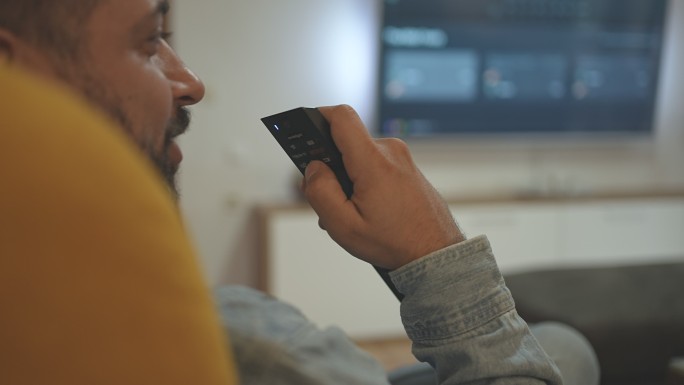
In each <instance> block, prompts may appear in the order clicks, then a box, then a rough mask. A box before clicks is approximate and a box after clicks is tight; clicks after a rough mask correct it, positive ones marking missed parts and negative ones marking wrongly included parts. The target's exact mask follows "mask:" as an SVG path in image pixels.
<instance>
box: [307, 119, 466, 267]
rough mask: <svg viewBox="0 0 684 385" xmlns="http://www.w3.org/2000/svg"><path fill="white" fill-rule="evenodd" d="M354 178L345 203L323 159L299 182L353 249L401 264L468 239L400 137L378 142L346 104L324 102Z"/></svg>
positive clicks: (373, 259) (383, 262)
mask: <svg viewBox="0 0 684 385" xmlns="http://www.w3.org/2000/svg"><path fill="white" fill-rule="evenodd" d="M319 110H320V111H321V113H322V114H323V115H324V116H325V117H326V118H327V119H328V121H329V122H330V126H331V132H332V136H333V139H334V141H335V143H336V144H337V147H338V148H339V150H340V152H341V153H342V158H343V161H344V166H345V168H346V169H347V173H348V174H349V177H350V179H351V180H352V182H353V183H354V194H353V195H352V197H351V198H350V199H349V200H348V199H347V197H346V196H345V194H344V192H343V191H342V189H341V187H340V185H339V183H338V182H337V180H336V179H335V174H333V172H332V170H330V168H328V167H327V166H326V165H325V164H324V163H322V162H319V161H315V162H312V163H311V164H309V166H308V167H307V169H306V175H305V178H304V182H303V185H302V190H303V192H304V195H305V196H306V199H307V200H308V201H309V203H310V204H311V206H312V207H313V209H314V210H315V211H316V213H317V214H318V216H319V224H320V226H321V227H322V228H323V229H325V230H327V231H328V233H329V234H330V236H331V237H332V239H333V240H335V242H337V243H338V244H340V246H342V247H343V248H344V249H346V250H347V251H348V252H349V253H351V254H352V255H354V256H356V257H357V258H360V259H362V260H364V261H366V262H369V263H371V264H373V265H375V266H379V267H383V268H386V269H391V270H393V269H396V268H398V267H401V266H403V265H405V264H407V263H409V262H411V261H413V260H415V259H418V258H420V257H422V256H424V255H427V254H429V253H431V252H433V251H436V250H439V249H442V248H444V247H447V246H449V245H452V244H455V243H458V242H461V241H463V240H464V236H463V234H462V233H461V232H460V230H459V229H458V226H457V225H456V222H455V221H454V219H453V218H452V216H451V213H450V211H449V208H448V207H447V205H446V203H445V202H444V200H443V199H442V197H441V196H440V195H439V193H438V192H437V191H436V190H435V189H434V187H432V185H430V183H429V182H428V181H427V180H426V179H425V177H424V176H423V174H422V173H421V172H420V170H418V168H417V167H416V165H415V164H414V163H413V160H412V158H411V154H410V153H409V151H408V147H407V146H406V144H405V143H404V142H402V141H401V140H398V139H373V138H371V136H370V135H369V133H368V131H367V130H366V128H365V126H364V125H363V122H362V121H361V119H360V118H359V116H358V115H357V114H356V112H355V111H354V110H353V109H352V108H351V107H349V106H336V107H321V108H319Z"/></svg>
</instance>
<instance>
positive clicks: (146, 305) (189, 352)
mask: <svg viewBox="0 0 684 385" xmlns="http://www.w3.org/2000/svg"><path fill="white" fill-rule="evenodd" d="M0 90H1V92H0V133H1V134H2V135H1V136H0V384H13V385H23V384H26V385H29V384H30V385H37V384H52V385H81V384H88V385H92V384H98V385H106V384H112V385H114V384H116V385H122V384H126V385H135V384H140V385H143V384H144V385H149V384H164V385H169V384H179V385H180V384H183V385H188V384H193V385H196V384H221V385H226V384H234V383H236V378H235V370H234V367H233V360H232V356H231V355H230V352H229V351H228V350H227V348H226V344H225V342H224V336H223V335H222V330H221V328H220V326H219V321H218V317H217V314H216V312H215V310H214V305H213V302H212V300H211V297H210V294H209V290H208V289H207V287H206V283H205V282H204V279H203V276H202V274H201V272H200V268H199V266H198V261H197V260H196V257H195V254H194V251H193V248H192V245H191V244H190V241H189V240H188V236H187V234H186V232H185V231H184V228H183V225H182V222H181V219H180V216H179V214H178V212H177V208H176V207H175V204H174V202H173V200H172V199H171V197H170V194H169V193H168V191H166V188H165V186H164V185H163V182H162V181H161V178H159V177H158V176H157V175H156V173H155V172H154V171H153V169H152V167H151V166H150V165H149V164H148V163H147V161H146V160H145V159H144V158H143V156H142V155H141V154H140V153H139V152H138V150H137V149H135V148H134V146H132V145H131V143H129V141H128V139H127V138H126V137H125V136H124V135H123V134H122V133H121V132H120V129H119V128H117V127H116V126H114V125H112V124H110V123H109V122H108V121H106V120H104V119H103V118H102V117H101V116H99V115H98V114H96V113H95V112H93V111H91V110H90V109H89V108H87V107H85V106H84V104H83V103H82V102H81V101H79V100H77V98H76V97H75V96H73V95H71V94H69V93H68V92H67V91H64V90H62V89H59V88H58V87H57V86H54V85H48V84H47V83H45V82H44V81H38V80H36V79H34V78H31V77H29V76H28V75H26V74H24V73H20V72H18V71H17V70H15V69H10V68H1V67H0Z"/></svg>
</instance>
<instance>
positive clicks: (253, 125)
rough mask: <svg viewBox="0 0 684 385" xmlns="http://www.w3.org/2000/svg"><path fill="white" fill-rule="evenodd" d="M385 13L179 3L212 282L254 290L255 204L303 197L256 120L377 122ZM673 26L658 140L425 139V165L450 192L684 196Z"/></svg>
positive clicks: (221, 0)
mask: <svg viewBox="0 0 684 385" xmlns="http://www.w3.org/2000/svg"><path fill="white" fill-rule="evenodd" d="M378 12H379V5H378V1H377V0H375V1H374V0H325V1H320V0H288V1H274V0H271V1H268V0H201V1H180V0H179V1H176V2H175V11H174V21H173V24H174V30H175V38H174V39H175V40H174V42H175V44H176V47H177V49H178V51H179V53H180V54H181V56H182V57H183V58H184V59H185V61H186V62H187V64H188V65H189V66H190V67H191V68H192V69H193V70H195V72H197V73H198V74H199V75H200V76H201V77H202V78H203V80H204V81H205V83H206V85H207V96H206V99H205V100H204V102H203V103H202V104H200V105H198V106H197V107H196V108H194V109H193V112H194V123H193V129H192V130H191V131H190V133H189V134H187V135H185V136H184V138H183V139H182V141H181V146H182V148H183V150H184V153H185V160H184V162H183V169H182V174H181V180H180V182H181V188H182V193H183V199H182V202H183V210H184V212H185V214H186V218H187V221H188V226H189V228H190V230H191V232H192V234H193V235H194V237H195V240H196V243H197V246H198V249H199V251H200V254H201V255H202V258H203V263H204V265H205V267H206V272H207V275H208V278H209V280H210V282H211V283H213V284H219V283H225V282H237V283H246V284H252V283H253V282H254V279H255V277H254V274H255V272H254V266H253V263H252V261H253V260H255V258H256V256H255V251H256V242H257V239H256V233H255V230H256V229H255V223H254V218H253V215H252V209H253V207H254V206H255V205H256V204H259V203H263V202H286V201H289V200H292V199H293V198H294V197H295V196H296V193H295V187H294V185H295V182H296V181H297V180H298V176H297V175H296V171H295V170H294V166H293V165H292V164H291V163H289V160H288V159H287V158H286V157H285V155H284V154H283V153H282V152H281V151H280V149H279V148H278V147H277V145H276V144H275V142H274V141H273V139H272V138H271V137H270V134H269V133H268V132H267V131H266V129H265V128H264V127H263V126H262V125H261V122H260V121H259V118H261V117H263V116H266V115H269V114H272V113H276V112H280V111H283V110H285V109H289V108H293V107H298V106H318V105H326V104H337V103H348V104H351V105H353V106H355V107H356V108H357V110H359V112H360V114H361V116H362V118H363V119H364V120H365V121H366V122H372V121H373V107H374V98H375V94H374V84H375V77H374V69H375V63H376V59H377V58H376V48H377V41H376V40H377V39H376V33H377V31H376V30H377V28H378V26H377V20H378ZM671 19H673V20H674V19H676V20H678V22H676V23H670V26H669V28H670V32H671V34H672V36H671V37H670V43H671V44H669V45H668V47H667V52H666V58H665V62H664V71H665V76H664V82H663V87H662V95H661V97H660V100H661V104H660V109H659V111H658V117H659V120H658V128H657V137H656V140H655V141H653V142H648V143H645V142H625V143H619V144H613V143H611V144H609V143H605V142H604V143H593V144H588V143H577V142H575V143H550V142H547V143H539V142H537V143H534V144H530V143H526V142H522V141H518V142H508V143H505V144H504V143H500V144H492V143H478V142H468V143H449V144H444V143H441V144H440V143H419V144H412V148H413V151H414V154H415V157H416V160H417V161H418V163H419V164H420V166H421V167H422V168H423V170H424V171H425V173H426V175H427V176H428V178H430V179H431V180H432V181H433V183H435V184H436V185H437V187H438V188H439V189H440V191H442V192H443V194H445V195H447V196H455V195H463V194H477V193H483V192H486V193H492V192H500V193H504V192H512V193H520V192H525V193H527V192H533V193H539V192H542V193H583V192H592V191H602V190H624V189H631V190H645V189H653V188H658V187H662V188H684V170H683V168H682V165H684V156H683V155H682V154H684V128H683V126H684V87H683V86H684V77H682V75H681V74H680V73H679V72H680V68H684V47H682V44H681V43H680V44H677V41H679V42H681V39H682V37H684V0H673V8H672V10H671ZM673 36H676V37H673ZM302 241H303V242H304V241H305V238H302Z"/></svg>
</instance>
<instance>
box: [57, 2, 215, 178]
mask: <svg viewBox="0 0 684 385" xmlns="http://www.w3.org/2000/svg"><path fill="white" fill-rule="evenodd" d="M167 8H168V5H167V3H166V0H102V2H101V4H99V5H98V6H96V8H95V9H94V11H93V13H92V14H91V16H90V18H89V19H88V21H87V23H86V25H85V29H84V30H85V37H84V39H83V42H82V48H81V50H80V51H79V54H78V55H77V57H76V58H75V59H74V60H67V61H60V63H58V65H59V66H60V68H59V69H58V70H55V76H57V77H58V78H60V79H61V80H66V82H67V83H68V84H70V85H71V86H72V87H75V88H76V89H77V90H78V91H80V92H81V93H83V94H84V95H85V96H86V97H87V98H88V99H89V100H90V101H92V102H93V103H94V104H95V105H96V106H98V107H99V108H101V109H102V110H104V111H105V112H106V113H107V114H108V115H109V116H111V117H112V118H113V119H115V120H116V121H117V122H118V123H119V124H120V125H121V126H122V127H123V128H124V129H125V130H126V132H127V133H128V134H129V135H130V136H131V137H132V138H133V139H134V140H135V142H136V143H137V144H138V145H139V146H140V147H141V148H142V149H143V151H144V152H145V153H146V154H147V155H148V156H149V157H150V158H151V160H152V161H153V162H154V163H155V165H156V166H157V167H158V168H159V169H160V171H161V172H162V174H163V175H164V177H165V178H166V180H167V181H168V183H169V186H170V187H171V188H173V190H174V191H176V188H175V181H174V179H175V178H174V176H175V173H176V171H177V170H178V166H179V164H180V162H181V160H182V153H181V151H180V149H179V147H178V145H177V144H176V143H175V142H174V140H173V139H174V137H175V136H177V135H180V134H181V133H183V132H184V131H185V129H186V128H187V126H188V124H189V116H188V113H187V111H186V110H185V108H184V107H186V106H188V105H192V104H195V103H197V102H199V101H200V100H201V99H202V98H203V96H204V85H203V84H202V82H201V81H200V80H199V79H198V78H197V77H196V76H195V75H194V74H193V73H192V72H190V71H189V70H188V69H187V68H186V67H185V66H184V65H183V63H182V62H181V61H180V59H179V58H178V57H177V56H176V54H175V52H173V50H172V49H171V48H170V47H169V45H168V44H167V43H166V41H165V40H164V37H165V33H164V31H163V19H164V14H165V13H166V9H167Z"/></svg>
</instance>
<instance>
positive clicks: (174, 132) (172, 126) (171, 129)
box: [165, 107, 191, 143]
mask: <svg viewBox="0 0 684 385" xmlns="http://www.w3.org/2000/svg"><path fill="white" fill-rule="evenodd" d="M190 120H191V116H190V111H189V110H188V109H187V108H185V107H179V108H178V110H177V111H176V115H175V116H174V117H173V118H172V119H171V120H170V121H169V124H168V127H167V130H166V138H165V139H166V142H167V143H168V142H171V141H172V140H173V139H174V138H175V137H177V136H179V135H182V134H183V133H185V132H186V131H187V130H188V128H189V127H190Z"/></svg>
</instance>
